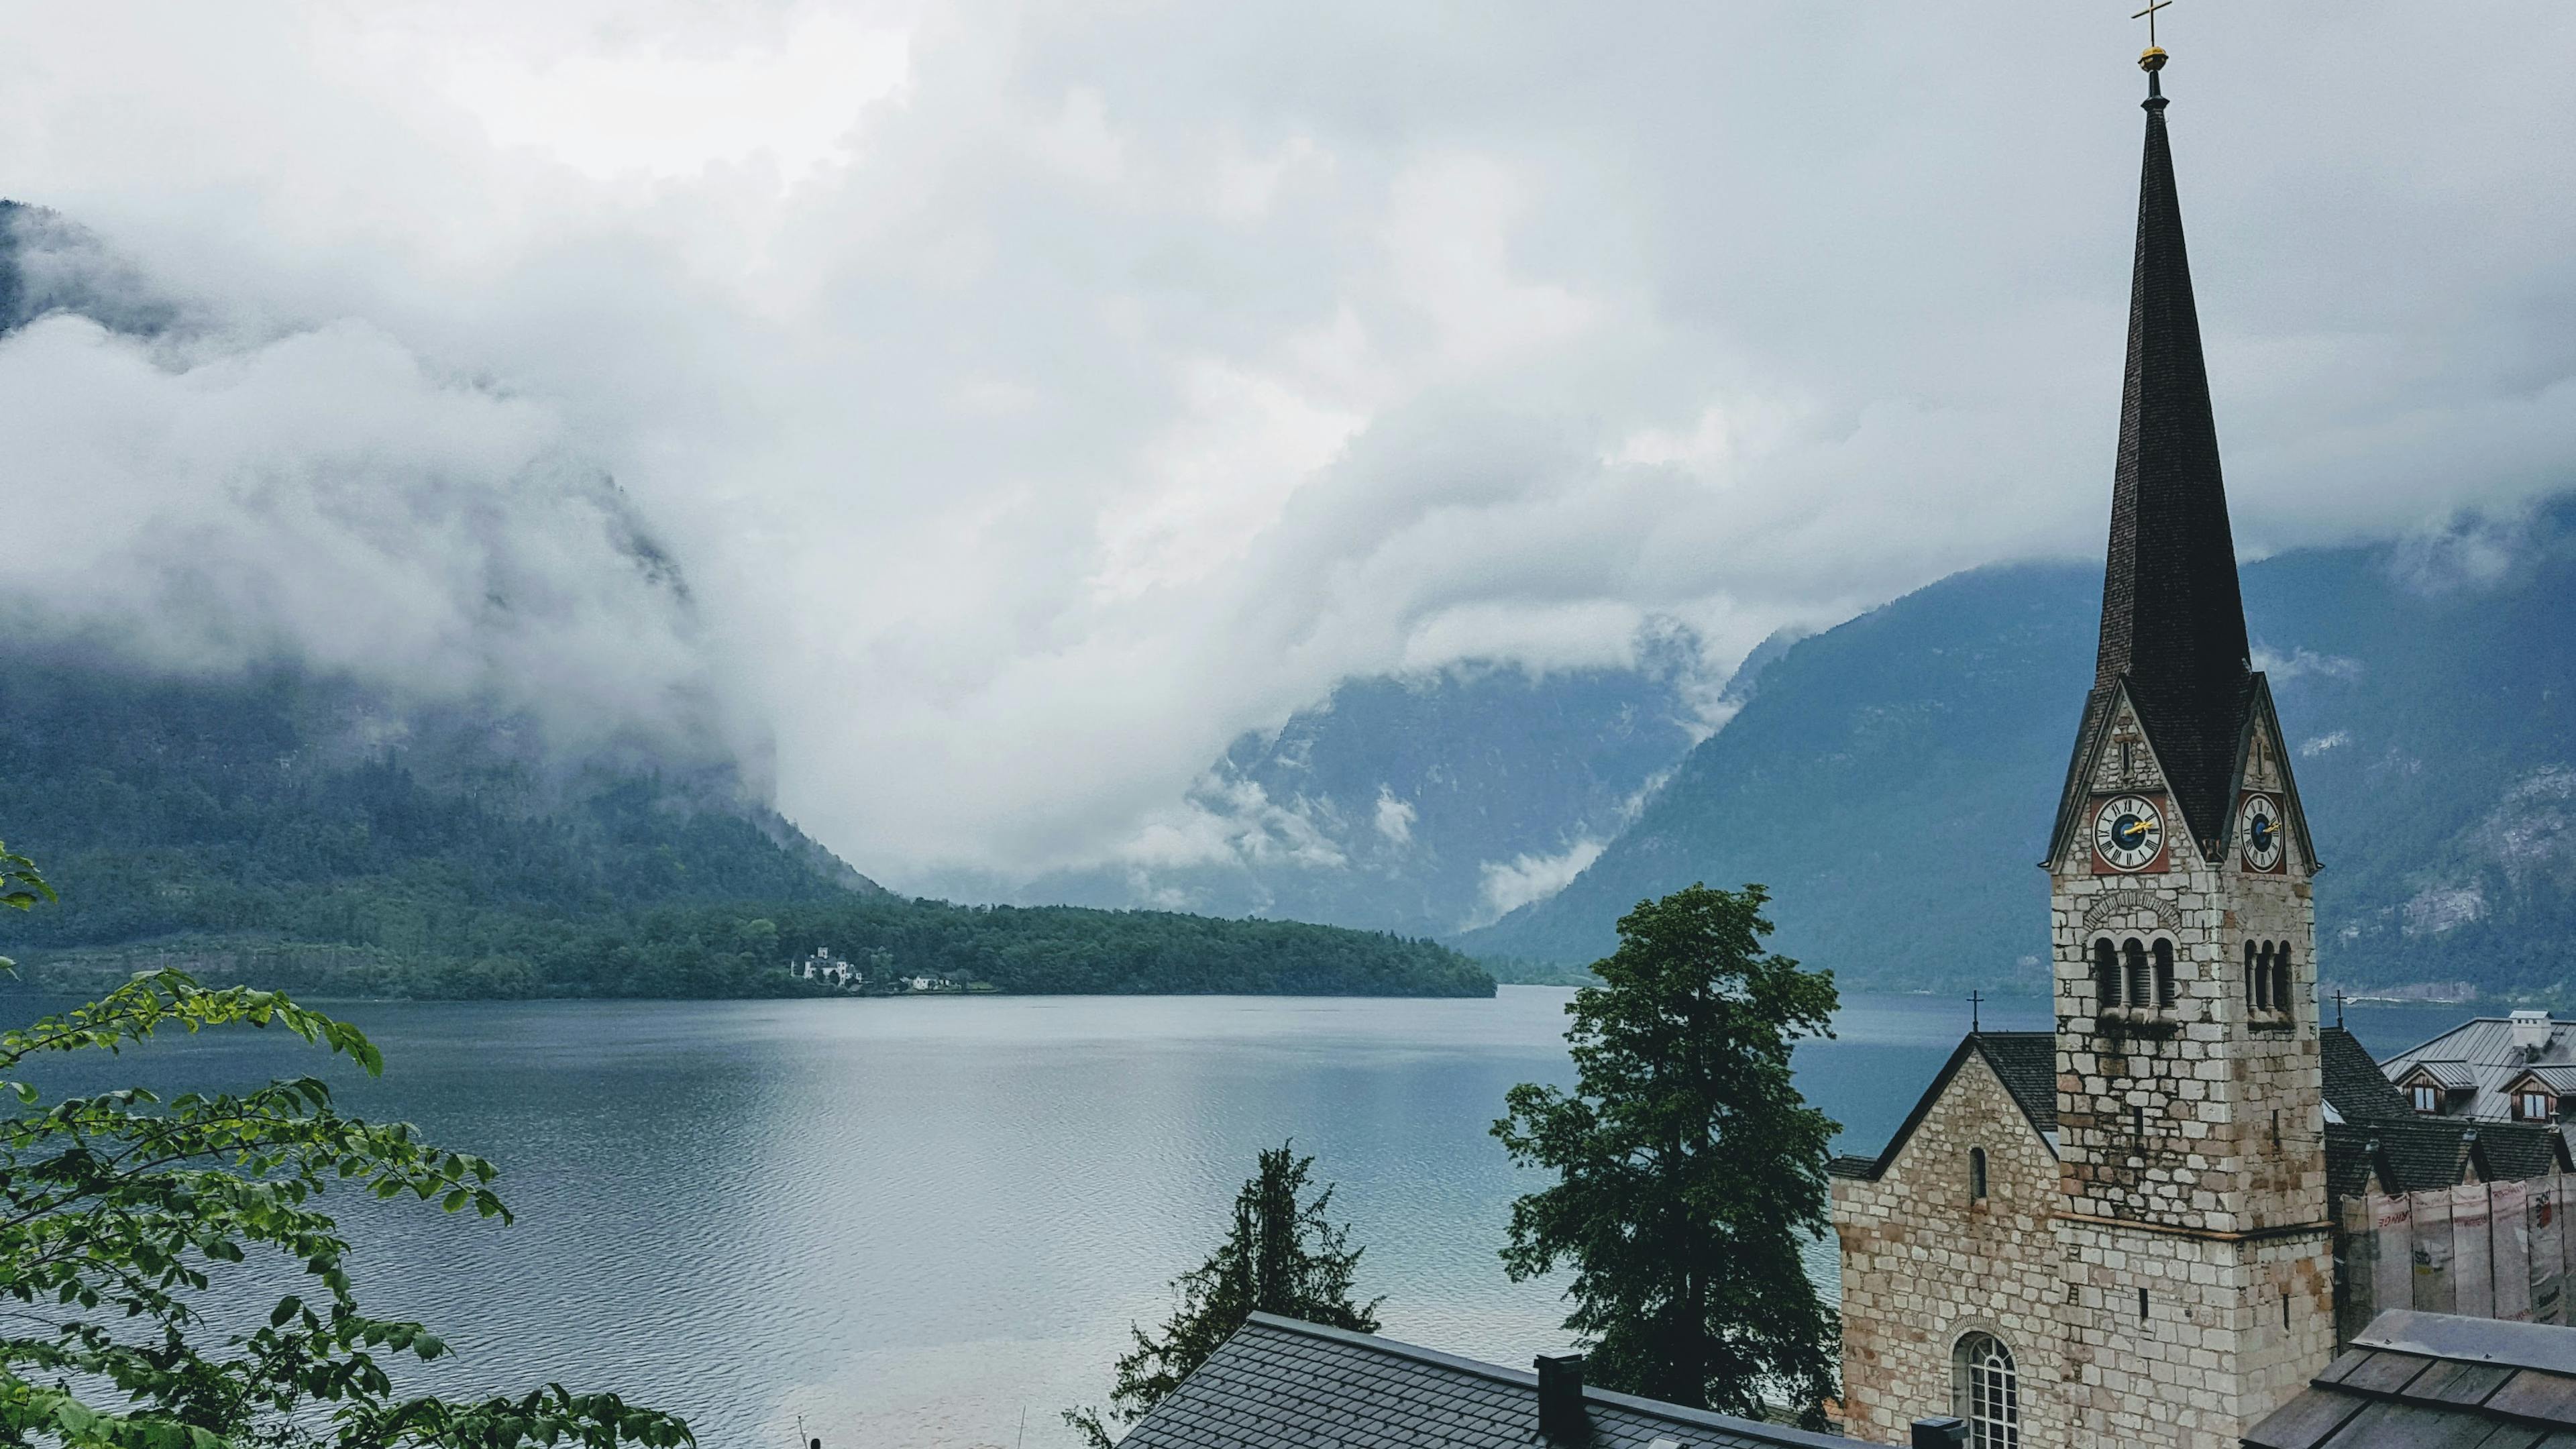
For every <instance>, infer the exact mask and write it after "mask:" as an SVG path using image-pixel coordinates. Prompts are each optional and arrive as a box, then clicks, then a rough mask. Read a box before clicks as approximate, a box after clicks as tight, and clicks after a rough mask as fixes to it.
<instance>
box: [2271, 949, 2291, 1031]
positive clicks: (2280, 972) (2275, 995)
mask: <svg viewBox="0 0 2576 1449" xmlns="http://www.w3.org/2000/svg"><path fill="white" fill-rule="evenodd" d="M2272 1009H2273V1010H2274V1011H2277V1012H2279V1013H2281V1014H2282V1015H2283V1016H2287V1015H2289V1014H2290V1011H2291V1006H2290V943H2289V942H2287V941H2279V942H2275V943H2274V944H2273V946H2272Z"/></svg>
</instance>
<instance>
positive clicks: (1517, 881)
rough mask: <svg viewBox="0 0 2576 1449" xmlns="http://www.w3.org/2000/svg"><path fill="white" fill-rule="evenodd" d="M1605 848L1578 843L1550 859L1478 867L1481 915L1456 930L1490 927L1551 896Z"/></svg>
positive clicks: (1492, 862) (1520, 859) (1601, 842)
mask: <svg viewBox="0 0 2576 1449" xmlns="http://www.w3.org/2000/svg"><path fill="white" fill-rule="evenodd" d="M1609 845H1610V842H1608V841H1606V840H1588V839H1587V840H1578V841H1576V842H1574V844H1572V845H1570V846H1567V847H1566V848H1565V849H1564V850H1562V851H1559V852H1557V853H1556V854H1554V855H1517V856H1514V857H1512V858H1511V859H1510V860H1489V861H1486V862H1485V863H1484V864H1483V865H1482V866H1481V867H1479V869H1481V870H1482V871H1483V872H1484V877H1485V879H1484V897H1485V914H1483V915H1481V916H1479V917H1478V918H1476V919H1474V920H1470V921H1461V922H1459V923H1458V929H1459V930H1462V931H1472V930H1474V929H1475V928H1477V927H1478V926H1489V925H1492V924H1493V923H1494V922H1496V921H1499V920H1501V919H1502V918H1503V917H1505V916H1507V915H1510V914H1511V913H1512V912H1514V911H1516V910H1519V909H1520V908H1521V907H1523V906H1525V905H1528V904H1529V903H1530V902H1532V901H1543V900H1545V899H1547V898H1548V897H1549V896H1552V895H1555V894H1556V893H1557V892H1558V891H1561V890H1563V889H1565V887H1566V885H1567V884H1568V883H1569V882H1571V881H1572V880H1573V879H1574V878H1575V877H1576V876H1578V875H1581V874H1583V872H1584V871H1585V870H1586V869H1588V868H1589V867H1590V866H1591V864H1592V862H1594V861H1596V860H1599V859H1600V858H1601V852H1602V851H1604V850H1606V849H1608V848H1609Z"/></svg>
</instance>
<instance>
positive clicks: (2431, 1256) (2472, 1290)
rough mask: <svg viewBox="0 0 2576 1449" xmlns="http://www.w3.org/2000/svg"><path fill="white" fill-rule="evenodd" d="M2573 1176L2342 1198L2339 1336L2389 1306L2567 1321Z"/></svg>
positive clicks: (2574, 1244) (2574, 1250) (2573, 1241)
mask: <svg viewBox="0 0 2576 1449" xmlns="http://www.w3.org/2000/svg"><path fill="white" fill-rule="evenodd" d="M2571 1181H2576V1179H2566V1178H2559V1177H2541V1178H2532V1179H2529V1180H2527V1181H2522V1182H2475V1183H2468V1184H2466V1185H2463V1186H2460V1187H2446V1188H2445V1187H2437V1188H2429V1189H2427V1190H2425V1191H2423V1192H2413V1193H2408V1194H2406V1195H2405V1196H2403V1197H2376V1196H2362V1197H2352V1198H2346V1199H2344V1202H2343V1221H2342V1223H2341V1224H2340V1231H2338V1232H2337V1233H2336V1235H2335V1339H2336V1342H2337V1343H2338V1344H2341V1343H2344V1342H2348V1341H2350V1340H2351V1338H2352V1337H2353V1335H2355V1334H2357V1333H2359V1332H2360V1331H2361V1330H2362V1328H2363V1327H2364V1326H2365V1325H2367V1324H2368V1323H2369V1322H2370V1320H2371V1319H2372V1318H2373V1317H2375V1316H2377V1315H2378V1314H2380V1313H2381V1312H2384V1311H2385V1310H2387V1309H2391V1308H2414V1309H2420V1310H2422V1311H2425V1312H2428V1313H2457V1314H2462V1315H2465V1316H2467V1317H2471V1318H2510V1319H2515V1320H2518V1321H2521V1322H2525V1323H2561V1324H2564V1323H2569V1322H2570V1321H2571V1320H2570V1318H2569V1311H2570V1304H2569V1302H2568V1298H2569V1294H2568V1289H2569V1286H2570V1285H2569V1284H2568V1282H2567V1268H2568V1265H2569V1264H2571V1263H2576V1213H2571V1212H2569V1211H2568V1208H2569V1206H2570V1204H2569V1201H2568V1198H2569V1196H2570V1187H2569V1184H2570V1182H2571Z"/></svg>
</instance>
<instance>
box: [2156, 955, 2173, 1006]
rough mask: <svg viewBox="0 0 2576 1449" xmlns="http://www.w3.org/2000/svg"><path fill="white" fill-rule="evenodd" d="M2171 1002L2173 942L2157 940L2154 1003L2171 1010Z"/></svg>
mask: <svg viewBox="0 0 2576 1449" xmlns="http://www.w3.org/2000/svg"><path fill="white" fill-rule="evenodd" d="M2173 1004H2174V969H2173V942H2171V941H2158V942H2157V943H2156V1005H2157V1006H2158V1007H2160V1008H2162V1009H2163V1010H2166V1011H2171V1010H2173Z"/></svg>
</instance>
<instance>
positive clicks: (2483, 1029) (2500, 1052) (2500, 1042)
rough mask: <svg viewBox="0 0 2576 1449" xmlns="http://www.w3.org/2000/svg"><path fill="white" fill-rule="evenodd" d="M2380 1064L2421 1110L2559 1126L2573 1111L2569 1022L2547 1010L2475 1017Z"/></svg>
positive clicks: (2575, 1063)
mask: <svg viewBox="0 0 2576 1449" xmlns="http://www.w3.org/2000/svg"><path fill="white" fill-rule="evenodd" d="M2383 1065H2384V1067H2385V1069H2386V1071H2387V1074H2388V1077H2389V1080H2391V1081H2393V1082H2395V1083H2396V1084H2397V1087H2398V1090H2400V1091H2402V1092H2404V1093H2405V1094H2406V1097H2407V1101H2408V1105H2409V1106H2411V1107H2412V1108H2413V1110H2415V1111H2416V1112H2419V1113H2421V1114H2423V1115H2424V1116H2427V1117H2460V1118H2467V1119H2469V1120H2471V1121H2485V1122H2533V1123H2548V1124H2553V1125H2558V1124H2563V1122H2564V1120H2565V1115H2566V1114H2565V1113H2564V1112H2562V1110H2561V1108H2562V1104H2564V1106H2565V1107H2566V1108H2567V1109H2570V1110H2576V1023H2569V1022H2563V1021H2553V1020H2552V1019H2551V1018H2550V1015H2549V1013H2548V1012H2546V1011H2517V1012H2515V1013H2513V1014H2512V1015H2511V1016H2509V1017H2492V1016H2489V1017H2481V1018H2479V1019H2477V1020H2475V1021H2471V1022H2469V1023H2467V1024H2465V1025H2463V1026H2459V1027H2455V1028H2453V1029H2452V1030H2450V1031H2446V1032H2444V1033H2442V1034H2441V1035H2440V1036H2437V1037H2435V1038H2433V1039H2432V1040H2431V1041H2428V1042H2426V1043H2424V1044H2423V1045H2422V1046H2418V1047H2411V1048H2409V1049H2407V1050H2406V1051H2402V1052H2399V1053H2398V1054H2397V1055H2395V1056H2393V1057H2390V1058H2389V1059H2388V1060H2387V1062H2386V1063H2384V1064H2383ZM2560 1130H2562V1131H2563V1130H2565V1129H2564V1127H2563V1125H2561V1127H2560Z"/></svg>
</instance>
